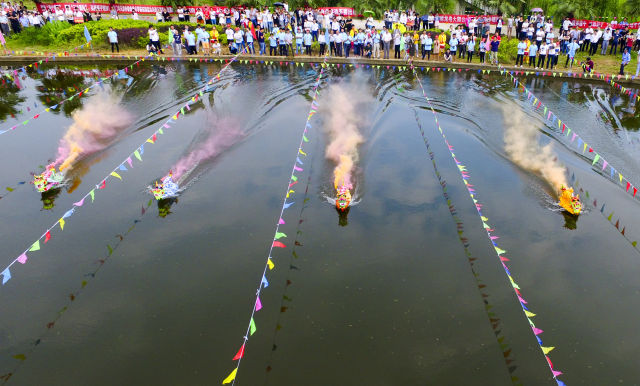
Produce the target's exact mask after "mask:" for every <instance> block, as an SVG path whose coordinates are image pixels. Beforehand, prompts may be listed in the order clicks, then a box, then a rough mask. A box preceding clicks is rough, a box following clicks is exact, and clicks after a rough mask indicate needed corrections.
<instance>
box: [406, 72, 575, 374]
mask: <svg viewBox="0 0 640 386" xmlns="http://www.w3.org/2000/svg"><path fill="white" fill-rule="evenodd" d="M410 68H411V71H412V72H413V75H414V77H415V78H416V80H417V82H418V84H419V85H420V89H421V90H422V96H423V97H424V98H425V100H426V102H427V105H428V107H429V109H430V110H431V112H432V113H433V117H434V120H435V123H436V127H437V128H438V131H439V132H440V135H441V136H442V139H443V141H444V143H445V144H446V145H447V149H448V150H449V153H450V154H451V158H452V159H453V160H454V162H455V163H456V166H457V168H458V172H459V173H460V177H461V178H462V182H464V185H465V187H466V189H467V191H468V192H469V197H471V200H472V201H473V203H474V205H475V207H476V211H477V213H478V217H480V219H481V221H482V225H483V227H484V229H485V232H486V233H487V238H488V239H489V242H491V244H492V246H493V247H494V249H495V252H496V256H497V257H498V258H499V260H500V263H501V265H502V268H503V269H504V272H505V274H506V275H507V277H508V278H509V282H510V283H511V286H512V288H513V291H514V292H515V295H516V297H517V298H518V301H519V302H520V307H521V308H522V313H523V314H524V316H525V318H526V319H527V321H528V322H529V325H530V326H531V329H532V331H533V334H534V335H535V337H536V340H537V341H538V345H539V346H540V350H541V351H542V354H543V355H544V357H545V359H546V360H547V364H548V366H549V370H550V372H551V375H552V376H553V379H554V380H555V381H556V383H557V384H558V386H563V385H564V382H562V381H561V380H560V379H558V376H560V375H561V374H562V372H561V371H557V370H556V369H554V367H553V364H552V362H551V359H549V356H548V355H547V354H548V352H549V351H551V350H552V349H553V348H552V347H548V346H543V343H542V339H541V338H540V337H539V335H540V334H542V333H543V330H541V329H539V328H537V327H536V325H535V324H534V323H533V320H531V317H532V315H534V314H533V313H532V312H531V310H530V309H529V306H527V304H528V302H527V301H526V300H525V298H524V295H523V294H522V291H521V289H520V286H519V285H518V284H517V283H516V282H515V280H514V279H513V275H512V274H511V272H510V270H509V267H508V266H507V264H506V262H508V261H509V258H508V257H506V256H503V255H504V254H506V252H507V251H505V250H504V249H502V248H500V247H499V246H498V243H497V242H496V241H495V240H497V239H498V238H499V237H498V236H494V235H493V232H495V230H494V229H493V228H491V226H490V225H489V224H488V221H489V219H488V218H487V217H485V216H484V215H483V214H482V204H481V203H480V202H479V201H478V199H477V197H476V189H473V185H471V183H470V181H469V179H470V174H469V171H468V170H467V167H466V166H465V165H463V164H462V163H461V162H460V161H459V157H456V155H455V153H454V148H453V146H452V145H451V144H450V143H449V140H448V139H447V137H446V135H445V134H444V131H443V130H442V127H441V126H440V123H439V122H438V114H437V113H436V110H435V109H434V107H433V105H432V103H431V99H430V98H429V97H428V96H427V93H426V91H425V90H424V86H423V85H422V81H421V80H420V77H419V76H418V73H417V71H416V69H415V67H414V66H413V63H411V64H410Z"/></svg>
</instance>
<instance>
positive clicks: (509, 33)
mask: <svg viewBox="0 0 640 386" xmlns="http://www.w3.org/2000/svg"><path fill="white" fill-rule="evenodd" d="M511 36H513V15H509V18H508V19H507V38H509V39H511Z"/></svg>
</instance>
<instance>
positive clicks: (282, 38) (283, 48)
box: [278, 30, 289, 56]
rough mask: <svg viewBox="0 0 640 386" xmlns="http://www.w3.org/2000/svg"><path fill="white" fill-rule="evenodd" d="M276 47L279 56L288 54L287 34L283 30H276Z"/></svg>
mask: <svg viewBox="0 0 640 386" xmlns="http://www.w3.org/2000/svg"><path fill="white" fill-rule="evenodd" d="M278 48H279V50H280V55H281V56H288V51H289V50H288V49H287V36H286V34H285V33H284V31H283V30H280V32H278Z"/></svg>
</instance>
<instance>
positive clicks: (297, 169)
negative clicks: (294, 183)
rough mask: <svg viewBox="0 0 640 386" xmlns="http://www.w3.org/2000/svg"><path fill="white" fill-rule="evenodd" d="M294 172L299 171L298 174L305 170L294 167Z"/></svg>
mask: <svg viewBox="0 0 640 386" xmlns="http://www.w3.org/2000/svg"><path fill="white" fill-rule="evenodd" d="M293 170H295V171H298V172H301V171H302V170H304V169H302V168H299V167H297V166H294V167H293Z"/></svg>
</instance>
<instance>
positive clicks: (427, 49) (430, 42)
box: [422, 33, 433, 60]
mask: <svg viewBox="0 0 640 386" xmlns="http://www.w3.org/2000/svg"><path fill="white" fill-rule="evenodd" d="M424 50H425V52H426V53H427V60H431V52H432V51H433V39H432V38H431V34H430V33H428V34H427V39H426V40H425V42H424ZM422 59H423V60H424V55H422Z"/></svg>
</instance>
